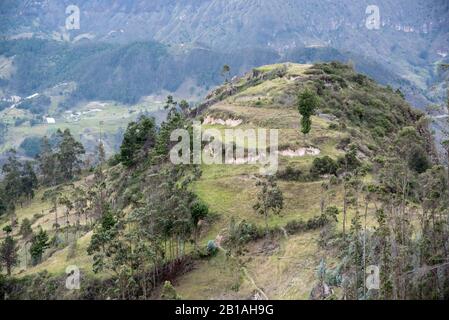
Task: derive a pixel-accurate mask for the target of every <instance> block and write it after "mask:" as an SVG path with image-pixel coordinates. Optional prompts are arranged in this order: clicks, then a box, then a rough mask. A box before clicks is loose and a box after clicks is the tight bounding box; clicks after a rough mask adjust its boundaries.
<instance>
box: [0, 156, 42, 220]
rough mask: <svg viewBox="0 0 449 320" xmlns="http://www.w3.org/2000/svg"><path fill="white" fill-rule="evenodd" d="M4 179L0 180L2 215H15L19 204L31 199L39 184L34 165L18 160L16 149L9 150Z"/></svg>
mask: <svg viewBox="0 0 449 320" xmlns="http://www.w3.org/2000/svg"><path fill="white" fill-rule="evenodd" d="M2 173H3V176H4V178H3V180H2V181H1V182H0V216H1V215H4V214H7V215H11V217H13V216H14V212H15V208H16V205H17V204H20V205H21V206H22V204H23V203H24V202H27V201H30V200H31V199H32V198H33V197H34V191H35V190H36V188H37V186H38V179H37V176H36V173H35V172H34V169H33V165H32V163H31V162H29V161H27V162H25V163H23V162H21V161H19V160H18V158H17V155H16V152H15V150H10V151H9V156H8V160H7V162H6V163H5V164H4V165H3V168H2Z"/></svg>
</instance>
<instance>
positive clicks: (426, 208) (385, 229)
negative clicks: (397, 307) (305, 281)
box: [321, 127, 449, 299]
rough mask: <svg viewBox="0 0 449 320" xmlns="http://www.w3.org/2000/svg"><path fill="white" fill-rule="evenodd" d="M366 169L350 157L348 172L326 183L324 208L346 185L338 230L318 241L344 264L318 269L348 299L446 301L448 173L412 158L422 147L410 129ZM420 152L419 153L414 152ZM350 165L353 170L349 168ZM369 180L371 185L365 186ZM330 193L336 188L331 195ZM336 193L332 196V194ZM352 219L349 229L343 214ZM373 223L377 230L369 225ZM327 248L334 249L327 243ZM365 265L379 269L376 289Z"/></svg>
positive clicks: (325, 233)
mask: <svg viewBox="0 0 449 320" xmlns="http://www.w3.org/2000/svg"><path fill="white" fill-rule="evenodd" d="M391 142H392V143H391V144H390V146H389V147H388V148H387V150H385V152H383V153H382V154H381V155H379V156H378V157H377V158H376V161H375V163H374V166H373V168H372V171H371V173H372V174H373V175H374V180H373V181H370V179H365V175H366V170H365V169H364V168H363V167H364V166H363V165H361V163H360V162H359V164H357V163H354V162H353V161H351V160H350V159H351V158H353V157H354V154H353V155H348V161H347V163H348V166H343V167H342V168H341V169H340V170H341V171H340V172H339V173H340V174H339V176H338V177H337V178H336V177H331V178H330V180H329V182H328V183H325V184H323V195H322V197H323V199H324V200H323V201H322V203H323V205H322V208H323V210H326V208H328V207H330V203H331V202H332V200H331V199H333V197H332V192H331V190H332V189H335V186H338V185H340V186H342V187H343V193H344V196H343V231H342V233H339V232H337V231H336V229H335V225H334V226H333V228H326V229H325V230H323V232H322V239H321V243H322V244H323V245H324V246H326V245H329V244H333V245H336V246H338V247H339V249H340V252H341V256H340V258H341V264H340V265H339V266H338V267H337V268H335V269H333V270H327V271H326V270H322V271H323V272H324V274H327V275H326V276H323V272H322V273H321V274H322V276H323V277H322V279H325V280H323V281H325V282H327V284H329V285H337V286H341V287H342V288H343V297H344V298H346V299H373V298H381V299H446V298H447V297H448V296H449V282H448V279H449V255H448V250H447V246H448V244H449V220H448V216H449V211H448V207H449V206H448V204H449V189H448V183H447V182H448V181H447V178H446V170H445V168H444V167H443V166H441V165H438V164H434V165H432V164H431V162H430V161H429V159H427V158H425V157H423V158H421V157H417V156H416V153H417V149H418V150H419V149H420V148H422V147H423V146H424V141H423V138H422V137H421V136H420V135H419V134H418V133H417V132H416V129H415V128H411V127H405V128H403V129H402V130H401V131H400V132H399V133H398V134H397V136H396V137H395V138H394V139H392V141H391ZM419 153H420V154H421V152H419ZM351 162H352V165H350V163H351ZM368 181H370V182H368ZM334 191H335V190H334ZM333 195H335V192H333ZM350 210H351V212H352V219H351V224H350V228H349V230H348V229H347V221H346V220H347V217H348V212H349V211H350ZM373 219H374V221H375V223H374V226H373V225H372V223H368V222H367V221H372V220H373ZM331 246H332V245H331ZM369 266H376V267H377V268H379V270H380V273H379V284H380V287H379V290H375V289H370V290H368V289H367V287H366V277H367V273H368V272H369V268H368V267H369Z"/></svg>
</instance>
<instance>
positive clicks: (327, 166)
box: [310, 156, 338, 176]
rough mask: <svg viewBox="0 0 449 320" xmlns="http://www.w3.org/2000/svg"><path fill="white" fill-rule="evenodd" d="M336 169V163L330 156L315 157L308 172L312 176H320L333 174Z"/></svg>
mask: <svg viewBox="0 0 449 320" xmlns="http://www.w3.org/2000/svg"><path fill="white" fill-rule="evenodd" d="M337 170H338V164H337V162H335V161H334V160H333V159H332V158H331V157H329V156H325V157H323V158H316V159H315V160H313V163H312V167H311V168H310V174H311V175H312V176H320V175H325V174H333V175H335V174H336V173H337Z"/></svg>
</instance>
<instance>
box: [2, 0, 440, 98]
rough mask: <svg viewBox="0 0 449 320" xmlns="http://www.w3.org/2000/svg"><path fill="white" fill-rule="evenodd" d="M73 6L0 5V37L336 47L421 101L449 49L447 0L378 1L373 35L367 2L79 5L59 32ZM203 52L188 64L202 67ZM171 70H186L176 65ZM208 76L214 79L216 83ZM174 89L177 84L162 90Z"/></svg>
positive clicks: (228, 49) (132, 0)
mask: <svg viewBox="0 0 449 320" xmlns="http://www.w3.org/2000/svg"><path fill="white" fill-rule="evenodd" d="M72 2H73V1H68V0H64V1H60V0H37V1H28V0H19V1H14V0H5V1H2V2H1V3H0V17H1V19H0V20H1V21H2V22H1V28H0V30H1V32H0V34H1V36H3V37H4V38H6V39H18V38H29V37H41V38H47V39H48V38H49V39H56V40H64V41H80V40H82V39H84V41H95V42H96V41H99V40H101V41H109V42H119V43H129V42H134V41H144V42H147V41H149V40H151V41H158V42H161V43H164V44H171V45H174V46H175V47H177V49H176V50H180V51H184V50H185V49H186V48H192V47H193V48H203V49H212V51H214V52H218V53H217V54H218V55H221V54H223V53H230V54H231V55H236V53H237V52H240V54H238V58H239V59H245V57H246V56H245V54H241V51H240V50H241V49H242V48H249V50H250V52H252V55H253V56H254V55H257V54H258V53H259V52H258V51H257V50H256V49H254V48H263V49H264V50H272V51H273V52H275V54H279V55H280V56H281V57H285V56H289V55H290V52H291V51H292V50H304V49H305V48H317V47H328V48H335V49H337V50H338V51H340V52H351V53H352V54H353V55H356V56H359V57H362V58H363V59H366V60H369V61H372V63H370V64H371V67H370V69H371V70H374V69H376V68H377V69H378V70H389V72H391V73H394V74H395V76H394V77H395V78H400V79H403V81H404V85H405V84H410V85H412V87H413V88H412V89H410V90H409V91H410V97H411V101H412V102H413V103H416V104H419V105H425V104H426V103H428V100H426V99H423V97H422V96H421V95H422V94H421V93H420V92H422V91H428V89H429V87H431V86H432V85H433V84H434V82H435V81H438V77H437V74H436V70H435V64H436V63H438V62H439V61H440V60H441V59H442V58H443V57H444V56H445V55H447V54H448V53H449V18H448V17H449V3H448V2H447V1H445V0H432V1H422V0H407V1H406V0H400V1H387V0H379V1H377V2H376V3H375V5H376V6H377V7H378V8H379V14H380V22H381V23H380V29H379V30H369V29H368V28H367V27H366V20H367V18H368V17H369V16H370V12H371V11H370V10H368V14H367V13H366V10H367V7H368V6H369V5H372V3H371V2H370V1H367V0H363V1H354V0H322V1H315V0H296V1H292V0H277V1H271V0H245V1H243V0H232V1H229V0H184V1H178V0H168V1H166V0H154V1H143V0H114V1H110V0H96V1H91V0H79V1H76V3H75V4H76V5H77V6H78V7H79V9H80V29H79V30H65V22H66V18H67V16H68V15H67V14H66V7H67V6H68V5H72V4H73V3H72ZM255 50H256V51H255ZM193 53H198V52H197V51H193ZM202 53H203V52H200V54H199V55H198V57H197V58H196V61H195V62H193V64H194V65H197V64H199V63H202V62H203V60H201V57H203V56H202ZM270 55H271V53H270ZM290 56H291V55H290ZM191 59H192V60H191V61H193V60H195V58H194V57H191ZM210 59H211V60H214V61H220V62H223V61H227V63H228V64H233V65H234V66H233V67H234V70H244V69H247V68H248V67H252V66H255V65H260V64H267V63H274V62H276V59H265V60H264V59H258V60H257V61H256V60H255V59H253V62H254V64H253V65H251V64H248V63H247V64H245V63H235V61H234V60H232V58H230V57H229V56H228V57H226V58H224V59H221V57H219V58H218V59H217V57H216V56H212V57H210ZM261 60H263V61H261ZM106 61H107V59H106ZM282 61H287V60H286V59H283V60H282ZM293 61H298V60H293ZM299 62H302V61H299ZM206 63H207V60H206ZM171 64H172V63H171V62H170V63H169V65H171ZM186 64H187V65H189V66H190V65H191V63H190V62H186ZM144 70H145V69H144ZM175 70H177V73H179V74H182V73H185V72H188V71H186V70H184V68H183V67H182V66H181V68H179V66H178V65H177V66H176V69H175ZM196 70H197V69H196ZM361 71H365V70H363V69H361ZM105 72H107V71H105ZM130 72H132V71H130ZM167 73H168V74H171V72H170V71H167ZM379 73H381V72H378V74H379ZM370 75H371V74H370ZM103 76H104V75H103ZM381 76H382V75H380V76H379V78H380V77H381ZM214 77H215V79H214V80H215V81H212V83H216V80H217V78H218V76H214ZM175 78H176V77H175ZM375 78H376V79H377V80H381V79H379V78H378V77H375ZM386 78H387V79H389V77H388V76H387V77H386ZM162 82H164V81H162ZM176 83H177V79H175V81H174V83H170V84H169V85H168V86H176ZM395 83H396V82H394V83H392V84H393V85H394V84H395ZM417 91H420V92H417ZM433 94H435V96H439V95H441V94H440V93H438V92H437V93H429V94H427V98H430V97H431V96H432V95H433Z"/></svg>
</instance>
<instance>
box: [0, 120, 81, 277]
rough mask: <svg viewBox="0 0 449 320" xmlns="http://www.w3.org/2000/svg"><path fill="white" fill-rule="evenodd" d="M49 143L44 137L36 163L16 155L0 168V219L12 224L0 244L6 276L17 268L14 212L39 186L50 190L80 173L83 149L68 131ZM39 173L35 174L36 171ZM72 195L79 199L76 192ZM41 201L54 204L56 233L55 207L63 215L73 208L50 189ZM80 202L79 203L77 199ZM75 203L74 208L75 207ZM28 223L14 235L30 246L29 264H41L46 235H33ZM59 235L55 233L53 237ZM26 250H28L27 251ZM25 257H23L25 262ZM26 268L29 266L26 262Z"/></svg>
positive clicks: (46, 243) (47, 240)
mask: <svg viewBox="0 0 449 320" xmlns="http://www.w3.org/2000/svg"><path fill="white" fill-rule="evenodd" d="M53 138H54V139H53V141H52V143H50V140H49V139H48V138H46V137H44V138H43V139H42V143H41V148H40V150H41V152H40V154H39V155H38V156H37V163H35V162H31V161H21V160H19V158H18V156H17V154H16V151H15V150H10V151H9V152H8V159H7V161H6V163H5V164H4V165H3V167H2V173H3V179H2V181H1V182H0V216H1V215H8V216H9V217H10V218H11V223H10V224H9V225H8V226H7V227H5V228H4V230H3V231H4V232H5V234H6V237H5V238H4V241H3V242H2V243H1V246H0V249H1V250H0V251H1V260H0V262H1V264H2V265H4V266H5V268H6V270H7V273H8V275H9V274H10V273H11V270H12V268H13V267H14V266H16V265H17V264H18V262H19V261H18V257H17V250H18V248H17V240H16V239H14V236H13V230H14V229H15V228H16V225H17V219H16V215H15V210H16V207H17V206H18V205H20V206H22V205H23V204H24V203H26V202H30V201H31V200H32V199H33V198H34V195H35V190H36V189H37V188H38V187H39V185H44V186H53V185H56V184H59V183H64V182H69V181H72V180H73V179H74V178H75V176H76V175H77V174H78V173H79V172H80V170H81V164H82V160H81V156H82V155H83V154H84V148H83V146H82V144H81V143H79V142H77V141H76V140H75V139H74V138H73V136H72V135H71V133H70V131H69V130H68V129H67V130H65V131H61V130H58V131H57V132H56V135H55V136H54V137H53ZM36 169H38V170H36ZM73 194H74V195H78V194H77V193H76V192H74V193H73ZM44 197H49V198H50V199H51V201H52V203H53V204H54V206H53V210H54V212H55V216H56V218H55V223H54V226H55V229H56V231H58V230H59V223H58V218H57V205H58V204H61V205H64V206H65V207H66V208H67V209H66V213H67V215H68V213H69V211H70V210H71V209H72V208H73V207H74V205H73V204H72V202H71V200H69V199H66V198H64V196H63V195H62V194H61V193H60V192H58V188H55V189H50V190H49V191H47V192H46V194H45V195H44ZM76 200H79V199H76ZM76 200H74V203H75V205H76V204H77V202H76ZM76 209H78V207H76ZM31 224H32V223H31V221H30V220H29V219H24V220H23V221H22V222H21V225H20V230H18V232H17V234H18V235H19V236H21V237H22V239H23V240H24V243H25V246H26V245H27V244H30V247H29V253H30V256H31V262H32V264H37V263H39V262H40V261H41V260H42V255H43V253H44V251H45V250H46V249H47V248H48V247H49V245H50V242H49V236H48V234H47V232H46V231H44V230H42V229H40V230H39V231H38V232H37V233H36V234H35V233H33V230H32V228H31ZM67 230H68V229H67ZM57 235H58V232H56V237H57ZM26 249H27V248H26ZM27 254H28V253H25V258H26V259H27V258H28V256H27ZM26 264H28V262H27V261H26Z"/></svg>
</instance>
